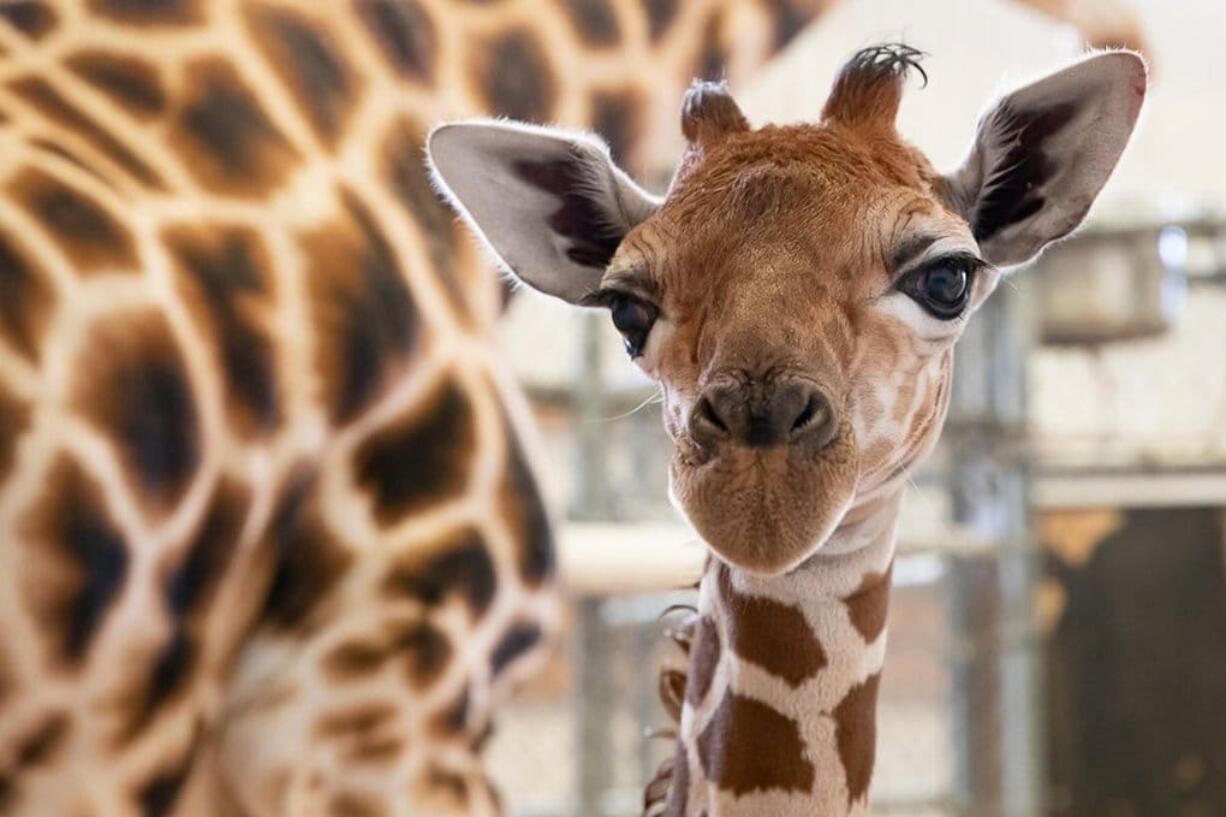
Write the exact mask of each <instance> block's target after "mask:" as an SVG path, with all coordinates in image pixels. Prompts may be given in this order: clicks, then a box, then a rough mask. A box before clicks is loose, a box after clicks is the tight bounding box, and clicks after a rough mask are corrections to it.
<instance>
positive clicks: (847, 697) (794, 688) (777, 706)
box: [665, 494, 898, 817]
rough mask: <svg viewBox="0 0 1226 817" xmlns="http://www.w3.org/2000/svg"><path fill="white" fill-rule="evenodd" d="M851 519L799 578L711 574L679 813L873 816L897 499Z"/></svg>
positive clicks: (689, 690) (693, 668) (678, 766)
mask: <svg viewBox="0 0 1226 817" xmlns="http://www.w3.org/2000/svg"><path fill="white" fill-rule="evenodd" d="M852 516H853V517H854V518H852V519H851V520H850V521H845V522H844V523H843V525H842V526H841V527H840V528H839V530H837V531H836V532H835V534H834V535H833V536H832V538H831V540H830V541H829V542H828V543H827V544H826V546H825V547H824V548H823V550H822V553H820V554H818V555H817V556H814V557H813V558H811V559H809V560H808V561H807V562H805V563H804V564H803V565H801V566H800V567H799V568H797V569H796V570H794V571H792V572H791V573H789V574H787V575H784V576H778V577H772V578H761V577H756V576H752V575H749V574H746V573H744V572H742V571H739V570H737V569H735V568H730V567H728V566H727V565H725V564H723V563H722V562H719V561H716V560H712V561H711V563H710V564H709V565H708V567H707V570H706V573H705V575H704V576H703V579H702V583H701V585H700V589H699V603H698V611H697V619H696V622H695V625H694V631H693V641H692V646H691V649H690V656H689V662H690V663H689V671H688V679H687V683H686V689H685V705H684V708H683V711H682V716H681V725H680V732H679V735H678V748H677V754H676V757H675V758H674V767H673V773H672V774H673V777H672V780H673V784H672V786H671V791H670V795H669V796H670V799H669V802H668V806H667V808H666V810H665V814H666V815H669V817H690V815H695V817H696V816H697V815H702V814H705V815H708V817H730V816H731V815H736V816H738V817H739V815H760V814H771V815H781V816H784V815H815V814H820V815H823V817H843V815H859V814H865V813H867V809H868V787H869V780H870V778H871V776H872V769H873V758H874V753H875V739H876V703H877V687H878V682H879V680H880V677H881V668H882V663H883V661H884V658H885V642H886V638H885V618H886V609H887V605H888V596H889V586H890V567H891V565H892V562H893V557H894V542H895V528H896V522H897V517H898V494H893V495H891V496H889V497H886V498H883V499H880V500H876V501H874V502H873V503H871V505H869V506H865V507H862V508H859V509H856V510H854V511H853V512H852Z"/></svg>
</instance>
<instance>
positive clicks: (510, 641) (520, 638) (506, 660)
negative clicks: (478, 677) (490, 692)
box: [490, 621, 543, 675]
mask: <svg viewBox="0 0 1226 817" xmlns="http://www.w3.org/2000/svg"><path fill="white" fill-rule="evenodd" d="M542 636H543V633H542V632H541V625H539V624H537V623H536V622H535V621H516V622H512V624H511V625H510V626H509V627H507V631H506V633H504V634H503V636H502V638H500V639H499V640H498V643H497V644H495V645H494V649H493V651H492V652H491V653H490V669H491V670H492V671H493V673H494V675H500V674H502V672H503V671H505V670H506V668H507V667H509V666H510V665H511V664H513V663H515V661H516V660H517V659H519V658H521V657H523V656H524V655H526V654H527V653H528V652H529V651H530V650H531V649H532V648H533V647H535V646H536V645H537V644H539V643H540V641H541V637H542Z"/></svg>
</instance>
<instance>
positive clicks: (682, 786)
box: [662, 741, 690, 817]
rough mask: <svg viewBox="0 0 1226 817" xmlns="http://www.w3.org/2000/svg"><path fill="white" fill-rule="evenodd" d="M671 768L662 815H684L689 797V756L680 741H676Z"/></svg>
mask: <svg viewBox="0 0 1226 817" xmlns="http://www.w3.org/2000/svg"><path fill="white" fill-rule="evenodd" d="M672 769H673V772H672V779H671V780H670V781H669V784H668V802H667V804H666V805H665V807H664V814H663V815H662V817H686V814H685V807H686V805H687V804H688V802H689V798H690V756H689V754H688V753H687V752H686V751H685V744H684V743H682V742H681V741H677V754H676V755H675V757H674V760H673V767H672Z"/></svg>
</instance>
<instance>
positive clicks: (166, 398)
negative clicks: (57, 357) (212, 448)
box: [74, 312, 201, 511]
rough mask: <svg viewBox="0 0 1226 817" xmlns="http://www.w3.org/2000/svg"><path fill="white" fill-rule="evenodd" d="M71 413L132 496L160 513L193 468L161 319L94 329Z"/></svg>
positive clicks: (173, 353) (192, 426) (114, 320)
mask: <svg viewBox="0 0 1226 817" xmlns="http://www.w3.org/2000/svg"><path fill="white" fill-rule="evenodd" d="M77 371H78V372H79V373H80V375H79V377H80V379H79V382H78V384H77V388H76V393H75V399H74V402H75V405H76V407H77V409H78V410H79V411H80V412H81V414H82V415H83V416H85V417H88V418H89V419H90V420H92V421H93V423H94V424H95V425H96V426H97V427H98V428H99V429H100V430H101V431H102V432H103V433H104V434H105V435H106V436H107V438H108V439H110V440H112V441H113V443H114V445H115V446H116V448H117V449H118V453H119V454H120V457H121V458H122V460H123V462H124V464H125V466H126V468H127V470H128V473H129V479H130V480H131V481H132V482H133V483H134V484H135V485H136V487H137V488H138V489H139V490H138V492H139V495H140V496H141V497H143V498H145V499H146V500H147V502H148V504H149V505H150V506H151V507H152V508H154V509H158V510H163V511H164V510H167V509H169V508H171V507H173V506H174V505H175V503H177V502H178V500H179V498H180V497H181V496H182V495H183V492H184V491H186V490H187V487H188V485H189V484H190V482H191V478H192V477H193V475H194V474H195V472H196V467H197V465H198V464H199V462H200V449H201V440H200V428H199V425H198V419H197V414H196V404H195V397H194V395H193V393H192V384H191V382H190V380H189V379H188V374H187V366H186V364H185V363H184V361H183V358H182V355H181V354H180V353H179V348H178V342H177V341H176V340H175V337H174V335H173V333H172V332H171V331H170V325H169V324H168V323H167V321H166V318H165V317H163V316H162V315H161V314H160V313H158V312H147V313H119V314H115V315H111V316H108V318H107V320H106V322H105V323H103V324H101V325H99V326H96V327H95V328H94V330H93V332H92V333H91V334H90V338H89V341H88V342H87V345H86V347H85V351H84V353H83V354H82V356H81V357H80V358H79V359H78V360H77Z"/></svg>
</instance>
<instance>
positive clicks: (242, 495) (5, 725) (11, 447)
mask: <svg viewBox="0 0 1226 817" xmlns="http://www.w3.org/2000/svg"><path fill="white" fill-rule="evenodd" d="M780 15H782V16H780ZM733 19H735V20H736V22H737V25H738V30H740V31H748V32H749V33H750V34H752V33H753V31H755V30H756V31H758V32H759V33H760V36H750V37H749V38H747V39H745V40H743V41H741V42H742V44H741V45H739V46H737V47H736V48H733V47H732V46H731V45H730V43H729V42H728V41H726V40H725V37H726V36H727V35H728V34H729V32H730V29H729V26H730V25H731V22H730V21H731V20H733ZM805 19H806V14H805V13H802V12H801V11H799V10H798V9H797V8H792V7H789V10H788V13H787V14H786V15H783V13H782V11H780V12H779V15H773V14H772V13H771V12H770V11H769V9H768V8H767V6H765V5H759V4H757V3H722V2H720V3H717V2H695V3H688V2H687V3H685V4H684V5H683V4H675V3H658V2H650V3H641V4H640V3H631V2H623V3H616V4H611V5H609V6H607V7H605V6H603V5H602V4H599V3H597V4H590V3H587V4H584V3H575V4H567V3H559V4H549V5H548V6H544V5H543V4H542V3H540V2H537V0H531V1H530V2H518V1H517V0H504V2H501V3H499V4H497V5H496V6H489V5H486V4H480V3H469V2H459V1H458V0H457V2H436V1H432V0H421V2H417V1H416V0H345V1H344V2H335V3H332V2H327V3H321V2H309V1H308V0H268V1H267V2H264V0H231V1H227V0H164V1H163V2H132V0H88V2H56V3H52V2H41V1H40V0H19V1H18V0H12V1H6V2H4V3H0V812H2V813H4V814H6V815H38V817H56V816H57V815H66V816H71V817H78V816H81V815H98V817H102V816H103V815H106V816H107V817H123V816H124V815H136V814H140V815H144V816H145V817H162V816H163V815H172V814H174V815H190V816H191V817H196V816H197V815H210V816H211V815H228V814H242V815H250V817H266V816H269V817H270V816H271V815H282V814H285V815H294V817H303V816H304V815H337V817H343V816H347V817H359V816H360V817H382V816H383V815H388V817H395V816H396V815H400V816H403V815H407V814H414V815H422V814H431V815H447V814H465V815H468V814H471V815H485V814H494V813H497V812H498V811H499V807H498V804H497V798H496V796H495V795H494V793H493V792H492V790H491V789H490V787H489V785H488V783H487V782H486V780H485V777H484V775H483V772H482V769H481V766H480V761H479V757H478V752H479V748H480V745H481V743H482V741H483V739H484V737H485V735H486V734H488V728H489V721H490V714H491V709H492V707H493V705H494V704H495V703H496V701H497V700H498V698H499V696H500V695H501V694H502V692H503V690H504V689H505V688H506V687H507V686H508V684H509V682H510V681H511V680H513V679H514V678H516V677H521V676H522V675H523V673H524V671H525V670H526V668H527V667H528V666H530V665H531V664H532V663H533V662H532V660H531V659H532V656H535V655H537V654H539V651H540V646H541V645H542V643H543V641H544V640H545V637H546V636H547V635H548V634H549V633H550V632H551V631H552V630H553V628H554V621H553V613H554V584H553V551H552V541H551V539H550V537H549V531H548V524H547V520H546V515H545V513H544V511H543V509H542V507H541V503H540V501H539V498H538V496H537V490H536V487H535V482H534V480H533V477H532V474H531V470H530V468H529V465H528V459H529V456H528V455H529V453H530V448H531V447H530V446H529V445H525V444H524V443H523V442H522V439H523V438H522V436H521V433H520V431H518V430H517V429H518V428H520V427H521V426H522V419H523V415H524V411H523V408H522V405H521V401H520V400H519V399H518V398H517V397H516V392H515V390H514V388H513V386H509V385H508V384H507V383H505V382H504V379H503V376H502V374H501V372H502V367H501V366H500V365H499V360H498V358H497V356H496V355H495V354H494V352H493V350H492V348H491V344H490V342H489V330H490V327H491V324H492V322H493V318H494V316H495V315H496V312H497V303H498V299H497V294H496V286H495V279H494V277H493V276H492V275H490V274H489V273H488V270H487V268H486V267H485V265H484V264H483V263H481V259H480V258H479V257H478V254H477V253H476V252H474V251H473V250H472V248H471V246H470V244H469V242H467V241H466V240H465V239H464V238H463V237H462V235H461V230H460V228H459V227H458V226H457V225H455V224H454V220H453V218H452V216H451V214H450V212H449V211H448V210H447V208H446V207H445V206H444V205H443V204H442V203H441V202H440V201H438V199H437V198H436V196H435V194H434V192H433V190H432V188H431V186H430V183H429V180H428V178H427V174H426V169H425V165H424V155H423V152H422V147H423V143H424V137H425V133H426V130H427V128H428V127H429V125H430V124H432V123H434V122H436V121H438V120H440V119H442V118H445V117H448V116H455V115H463V114H473V113H477V112H482V113H503V114H511V115H517V116H521V117H529V118H538V119H541V120H561V121H568V122H571V123H572V124H575V125H577V126H596V127H601V128H602V129H603V130H605V131H606V132H608V133H610V134H611V135H614V136H617V137H618V142H619V144H620V145H621V146H622V147H623V148H624V151H623V152H624V154H625V155H626V156H628V157H633V156H635V155H636V154H635V151H636V145H638V144H639V142H640V137H641V136H642V135H643V134H644V133H645V132H646V131H647V130H648V129H649V127H650V117H651V116H652V111H653V110H654V109H655V108H656V107H658V106H659V105H661V104H663V105H667V106H671V105H672V104H674V102H673V100H674V98H675V97H676V95H677V94H679V93H680V89H681V88H683V87H684V85H685V83H687V82H688V81H689V79H690V77H691V76H693V75H694V74H695V72H701V71H702V70H704V66H705V67H706V69H707V70H715V68H714V67H712V65H708V63H721V62H723V61H724V60H725V59H729V60H731V61H732V62H733V63H736V64H743V65H745V66H748V65H750V64H752V63H754V62H756V61H758V60H760V59H761V58H762V57H764V56H765V55H766V54H768V53H769V52H770V51H772V50H773V49H774V48H776V47H777V46H778V45H780V44H781V43H782V42H784V41H786V39H787V37H789V36H790V35H791V34H792V33H794V32H795V30H796V29H797V27H799V26H800V25H802V24H803V22H804V21H805ZM738 49H739V50H738ZM560 66H565V69H566V70H565V73H563V72H561V71H559V70H558V67H560ZM665 97H667V99H665Z"/></svg>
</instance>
